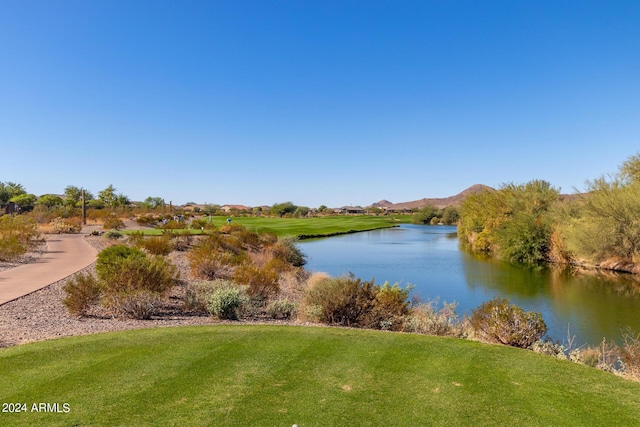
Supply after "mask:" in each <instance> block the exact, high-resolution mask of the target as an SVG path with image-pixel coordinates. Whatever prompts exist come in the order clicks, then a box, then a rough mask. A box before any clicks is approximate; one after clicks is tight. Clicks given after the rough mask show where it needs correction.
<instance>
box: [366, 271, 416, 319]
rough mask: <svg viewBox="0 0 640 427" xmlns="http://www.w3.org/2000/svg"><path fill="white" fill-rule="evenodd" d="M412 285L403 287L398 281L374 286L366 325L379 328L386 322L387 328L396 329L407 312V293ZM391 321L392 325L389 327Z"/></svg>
mask: <svg viewBox="0 0 640 427" xmlns="http://www.w3.org/2000/svg"><path fill="white" fill-rule="evenodd" d="M411 289H412V287H411V286H406V287H405V288H404V289H403V288H402V287H400V285H399V284H398V283H395V284H393V285H389V282H385V283H384V285H382V286H376V287H375V298H374V299H373V306H372V307H371V311H370V312H369V314H368V315H367V321H368V325H366V326H367V327H371V328H374V329H375V328H379V327H380V325H381V324H382V322H386V324H387V329H398V328H399V327H400V326H401V323H402V318H403V317H404V316H406V315H408V314H409V312H410V310H409V299H408V298H409V293H410V292H411ZM389 322H392V323H393V325H394V327H389V326H388V325H389Z"/></svg>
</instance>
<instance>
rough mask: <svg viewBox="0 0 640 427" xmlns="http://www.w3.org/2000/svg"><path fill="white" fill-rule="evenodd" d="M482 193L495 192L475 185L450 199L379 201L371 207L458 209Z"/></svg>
mask: <svg viewBox="0 0 640 427" xmlns="http://www.w3.org/2000/svg"><path fill="white" fill-rule="evenodd" d="M483 191H496V190H495V189H494V188H491V187H489V186H487V185H483V184H475V185H472V186H471V187H469V188H467V189H466V190H464V191H462V192H461V193H458V194H456V195H455V196H451V197H445V198H432V199H428V198H424V199H420V200H413V201H411V202H402V203H391V202H389V201H388V200H380V201H379V202H376V203H374V204H372V205H371V206H373V207H377V208H384V209H393V210H395V209H398V210H402V209H420V208H423V207H425V206H435V207H436V208H439V209H442V208H446V207H447V206H454V207H458V206H460V204H461V203H462V201H463V200H464V199H466V198H467V197H469V196H470V195H472V194H478V193H482V192H483Z"/></svg>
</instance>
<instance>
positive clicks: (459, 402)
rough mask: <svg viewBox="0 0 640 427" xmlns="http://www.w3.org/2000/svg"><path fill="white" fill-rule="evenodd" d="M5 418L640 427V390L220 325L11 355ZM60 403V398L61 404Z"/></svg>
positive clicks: (467, 355) (356, 334) (473, 352)
mask: <svg viewBox="0 0 640 427" xmlns="http://www.w3.org/2000/svg"><path fill="white" fill-rule="evenodd" d="M0 372H2V375H1V376H0V402H2V403H9V402H14V403H19V402H24V403H27V406H28V408H29V409H30V408H31V405H32V404H33V403H34V402H35V403H38V402H44V403H60V405H62V404H63V403H68V405H69V409H70V411H69V412H68V413H35V412H27V413H0V424H1V425H24V426H27V425H28V426H33V425H47V426H49V425H95V426H103V425H109V426H111V425H127V426H130V425H136V426H157V425H162V426H185V425H198V426H200V425H216V426H218V425H229V426H291V425H293V424H294V423H297V424H298V425H300V426H301V427H303V426H338V425H340V426H346V425H357V426H423V425H447V426H449V425H474V426H477V425H526V426H537V425H541V426H542V425H549V426H551V425H553V426H556V425H563V426H568V425H579V426H584V425H622V426H629V425H638V423H640V398H639V396H640V384H638V383H634V382H630V381H627V380H623V379H621V378H618V377H615V376H614V375H612V374H608V373H605V372H601V371H598V370H595V369H591V368H587V367H585V366H581V365H577V364H573V363H570V362H567V361H561V360H558V359H554V358H551V357H549V356H542V355H539V354H535V353H532V352H528V351H524V350H519V349H514V348H508V347H501V346H489V345H484V344H480V343H477V342H472V341H464V340H456V339H449V338H437V337H427V336H420V335H410V334H397V333H384V332H377V331H364V330H347V329H332V328H313V327H291V326H289V327H287V326H259V325H248V326H247V325H218V326H207V327H188V328H158V329H149V330H137V331H127V332H119V333H110V334H100V335H92V336H84V337H74V338H67V339H61V340H54V341H48V342H42V343H34V344H28V345H22V346H18V347H12V348H7V349H2V350H0ZM61 407H62V406H61Z"/></svg>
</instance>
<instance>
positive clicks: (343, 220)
mask: <svg viewBox="0 0 640 427" xmlns="http://www.w3.org/2000/svg"><path fill="white" fill-rule="evenodd" d="M207 218H208V217H205V219H207ZM211 221H212V222H213V224H214V225H216V226H217V227H222V226H223V225H226V224H227V217H222V216H214V217H211ZM410 222H411V217H410V216H409V215H397V216H365V215H360V216H326V217H317V218H271V217H234V218H232V224H239V225H243V226H245V227H246V228H247V229H249V230H251V231H257V232H260V233H263V232H270V233H275V234H276V235H278V236H296V237H300V238H311V237H328V236H334V235H338V234H345V233H352V232H357V231H368V230H376V229H379V228H388V227H393V226H395V225H398V224H403V223H410ZM177 231H181V230H177ZM191 231H192V232H193V233H194V234H199V233H200V230H191ZM124 233H127V231H126V230H124ZM144 233H145V234H148V235H159V234H162V230H159V229H154V230H144Z"/></svg>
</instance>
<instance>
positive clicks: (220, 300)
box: [207, 285, 249, 320]
mask: <svg viewBox="0 0 640 427" xmlns="http://www.w3.org/2000/svg"><path fill="white" fill-rule="evenodd" d="M245 289H246V288H245V287H241V286H236V285H230V286H225V287H222V288H220V289H217V290H215V291H214V292H213V294H211V297H210V298H209V303H208V304H207V309H208V310H209V313H211V314H212V315H213V316H216V317H217V318H219V319H222V320H237V319H238V312H239V310H240V309H241V308H242V306H243V305H244V304H246V303H247V302H248V301H249V298H248V297H247V294H246V290H245Z"/></svg>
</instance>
